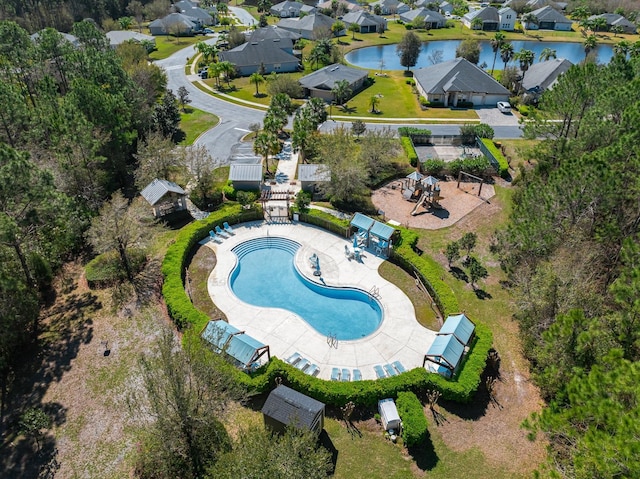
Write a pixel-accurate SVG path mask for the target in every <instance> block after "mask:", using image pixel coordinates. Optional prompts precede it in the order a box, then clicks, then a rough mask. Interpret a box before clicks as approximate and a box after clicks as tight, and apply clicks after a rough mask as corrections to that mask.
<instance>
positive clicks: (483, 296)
mask: <svg viewBox="0 0 640 479" xmlns="http://www.w3.org/2000/svg"><path fill="white" fill-rule="evenodd" d="M473 292H474V293H475V295H476V298H478V299H480V300H485V299H491V298H493V296H491V293H489V292H487V291H485V290H484V289H477V288H476V289H474V290H473Z"/></svg>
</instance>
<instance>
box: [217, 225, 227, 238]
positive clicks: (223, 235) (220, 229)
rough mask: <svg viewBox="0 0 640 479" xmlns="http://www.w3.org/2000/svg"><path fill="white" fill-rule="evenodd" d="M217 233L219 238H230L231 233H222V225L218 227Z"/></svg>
mask: <svg viewBox="0 0 640 479" xmlns="http://www.w3.org/2000/svg"><path fill="white" fill-rule="evenodd" d="M216 233H217V234H218V236H222V237H223V238H228V237H229V233H227V232H226V231H222V228H220V225H218V226H216Z"/></svg>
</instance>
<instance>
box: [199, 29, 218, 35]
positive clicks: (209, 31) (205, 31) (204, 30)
mask: <svg viewBox="0 0 640 479" xmlns="http://www.w3.org/2000/svg"><path fill="white" fill-rule="evenodd" d="M202 33H205V34H207V33H216V32H215V31H214V30H212V29H211V28H203V29H202Z"/></svg>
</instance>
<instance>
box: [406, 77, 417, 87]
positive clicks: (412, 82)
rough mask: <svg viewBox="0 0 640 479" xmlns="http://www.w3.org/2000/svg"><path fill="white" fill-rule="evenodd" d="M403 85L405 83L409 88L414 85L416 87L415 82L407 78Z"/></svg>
mask: <svg viewBox="0 0 640 479" xmlns="http://www.w3.org/2000/svg"><path fill="white" fill-rule="evenodd" d="M405 83H406V84H407V85H411V86H415V85H416V81H415V80H414V79H413V78H407V79H406V80H405Z"/></svg>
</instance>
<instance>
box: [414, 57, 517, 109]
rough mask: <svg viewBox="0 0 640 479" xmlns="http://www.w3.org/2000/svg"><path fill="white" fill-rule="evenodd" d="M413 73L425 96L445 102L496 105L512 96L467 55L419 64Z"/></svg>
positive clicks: (420, 90) (419, 91) (431, 100)
mask: <svg viewBox="0 0 640 479" xmlns="http://www.w3.org/2000/svg"><path fill="white" fill-rule="evenodd" d="M413 77H414V79H415V82H416V89H417V90H418V93H419V94H420V95H421V96H423V97H425V98H426V99H427V100H428V101H430V102H442V103H443V104H444V106H457V105H458V102H461V101H465V102H472V103H473V104H474V105H475V106H478V105H495V104H496V103H497V102H499V101H508V100H509V94H510V93H509V90H507V89H506V88H505V87H503V86H502V85H501V84H500V83H498V82H497V81H496V80H495V79H494V78H493V77H492V76H491V75H489V74H488V73H487V72H485V71H484V70H482V69H481V68H479V67H478V66H476V65H474V64H473V63H471V62H469V61H467V60H465V59H464V58H456V59H455V60H450V61H448V62H443V63H438V64H436V65H431V66H428V67H424V68H418V69H417V70H415V71H414V73H413Z"/></svg>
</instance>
